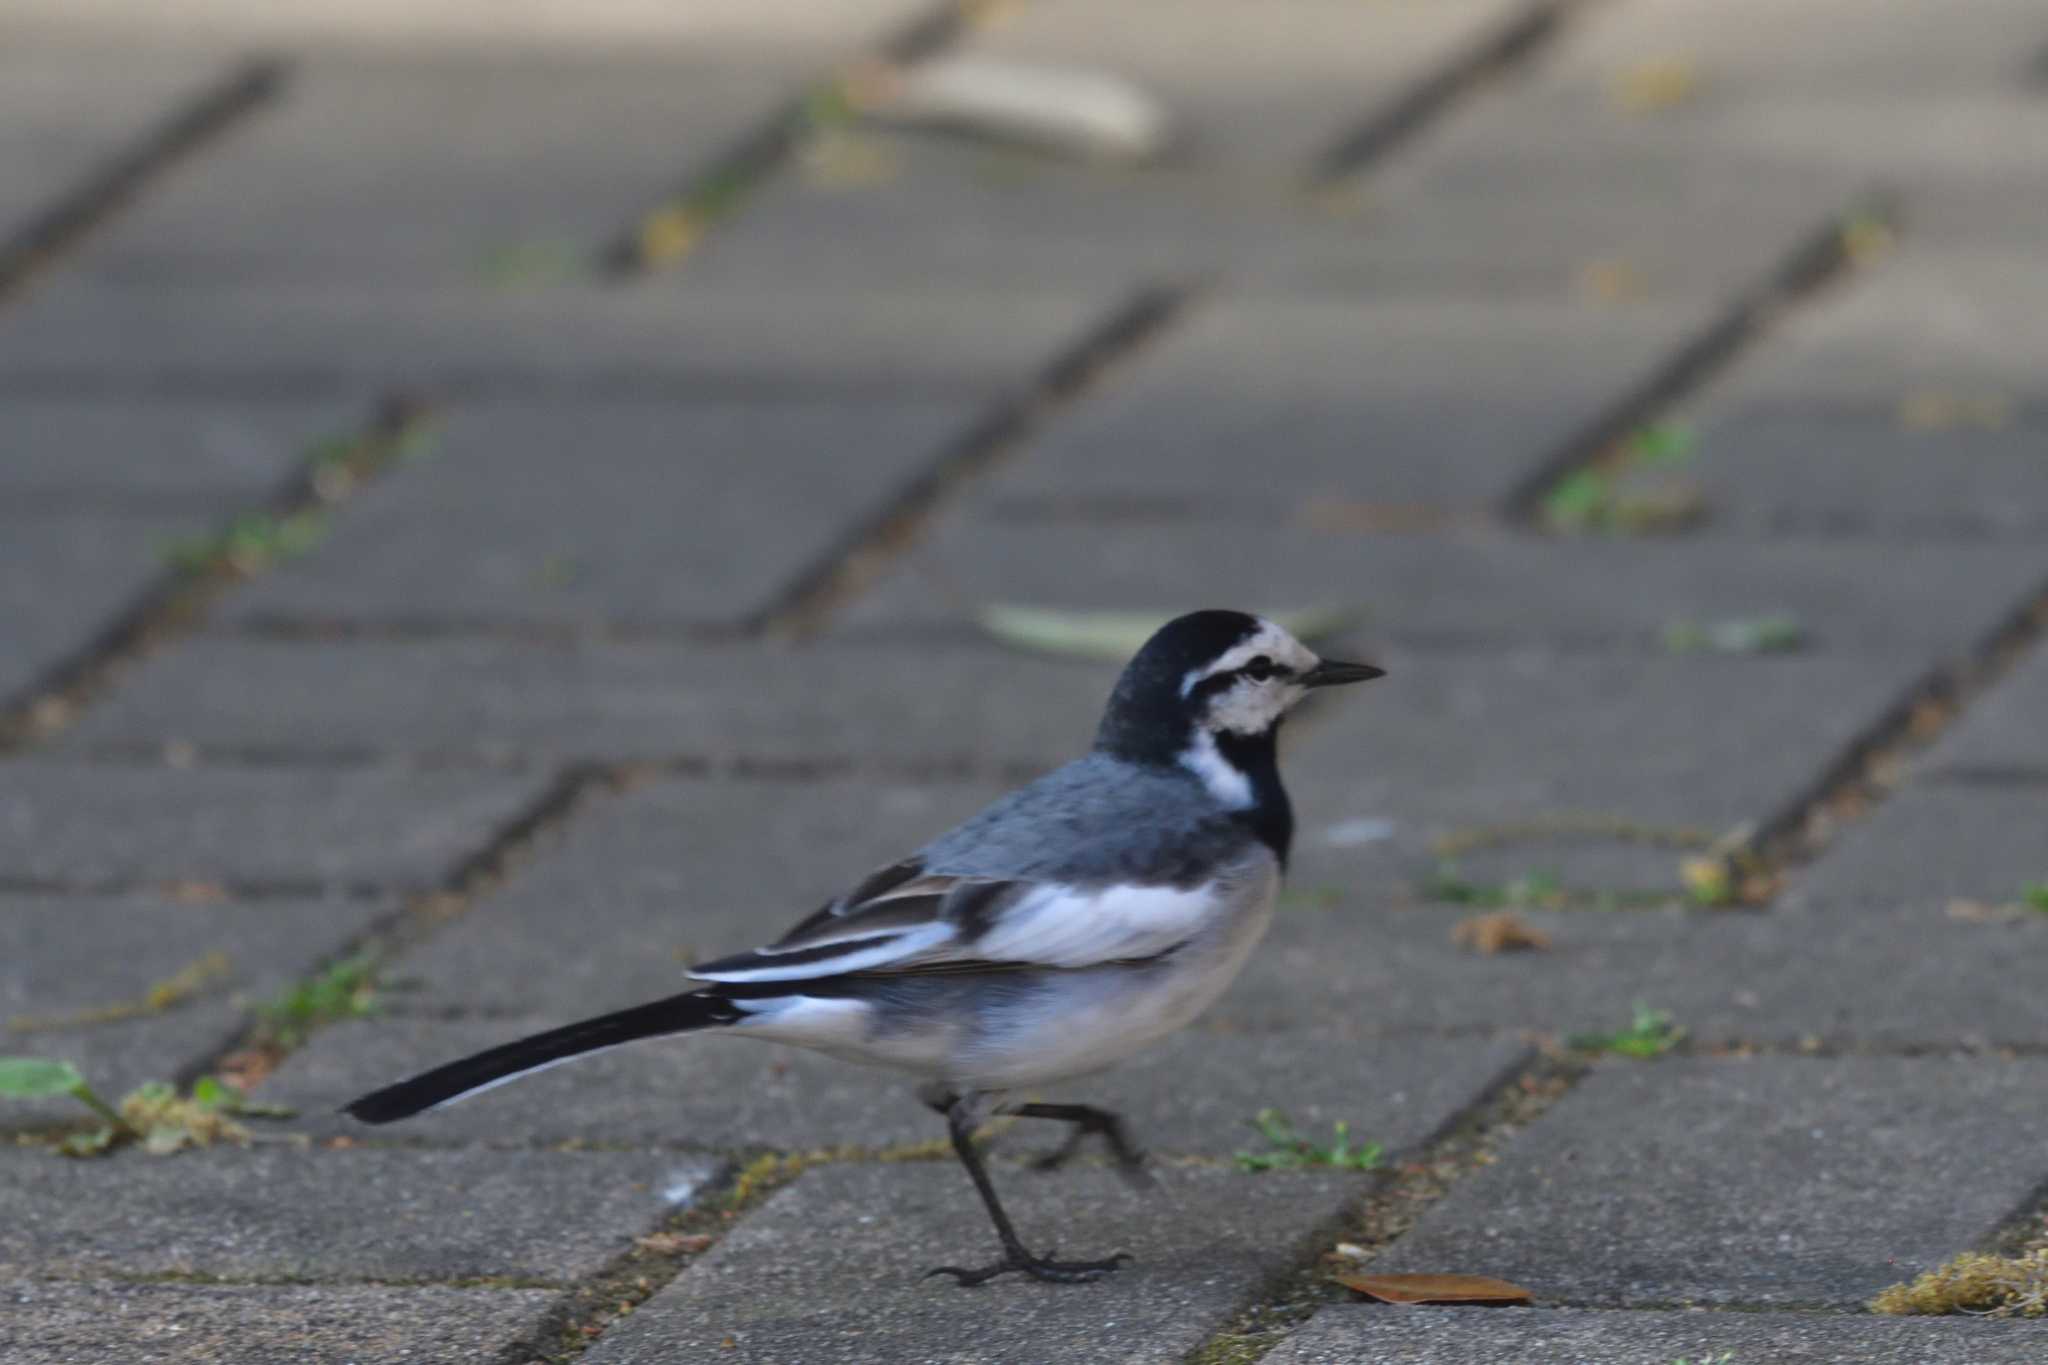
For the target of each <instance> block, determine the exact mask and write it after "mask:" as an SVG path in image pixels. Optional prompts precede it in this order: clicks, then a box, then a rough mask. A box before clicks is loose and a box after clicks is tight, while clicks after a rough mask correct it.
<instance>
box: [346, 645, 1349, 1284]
mask: <svg viewBox="0 0 2048 1365" xmlns="http://www.w3.org/2000/svg"><path fill="white" fill-rule="evenodd" d="M1383 672H1384V670H1382V669H1379V668H1377V667H1374V666H1373V665H1371V664H1363V663H1343V662H1339V661H1336V660H1331V659H1324V658H1321V657H1318V656H1317V655H1316V654H1315V653H1314V652H1312V651H1311V650H1310V649H1309V648H1308V647H1307V646H1306V645H1304V644H1302V643H1301V642H1300V641H1299V640H1297V639H1295V638H1294V636H1293V635H1291V634H1290V633H1289V632H1288V631H1286V630H1285V629H1283V628H1282V627H1281V626H1279V625H1276V624H1275V623H1273V622H1272V621H1270V620H1266V619H1264V618H1261V617H1258V616H1255V615H1251V614H1249V613H1245V612H1239V611H1226V610H1206V611H1196V612H1191V613H1189V614H1187V615H1184V616H1180V617H1177V618H1175V619H1173V620H1172V621H1169V622H1167V623H1166V624H1165V625H1163V626H1161V627H1160V628H1159V629H1158V630H1157V631H1156V632H1155V633H1154V634H1153V635H1152V636H1151V637H1150V638H1149V639H1147V640H1146V641H1145V643H1144V644H1143V645H1142V646H1141V647H1140V648H1139V650H1138V651H1137V653H1136V654H1135V655H1134V656H1133V657H1132V658H1131V660H1130V662H1129V664H1128V665H1126V667H1125V668H1124V670H1123V672H1122V674H1121V675H1120V676H1119V677H1118V679H1117V682H1116V685H1115V687H1114V688H1113V690H1112V691H1111V694H1110V697H1109V702H1108V705H1107V706H1106V707H1105V709H1104V711H1103V713H1102V720H1101V723H1100V725H1099V726H1098V728H1097V731H1096V736H1095V742H1094V745H1093V747H1092V748H1091V750H1090V751H1089V752H1088V753H1087V754H1086V755H1084V756H1083V757H1081V758H1079V759H1076V760H1074V761H1072V762H1070V763H1068V764H1066V765H1065V766H1063V767H1059V768H1056V769H1054V770H1053V771H1051V772H1049V773H1047V774H1045V775H1044V776H1042V777H1040V778H1038V779H1037V780H1035V781H1033V782H1030V783H1028V784H1027V785H1025V786H1022V787H1019V788H1017V789H1016V790H1014V791H1012V792H1010V793H1009V794H1008V795H1006V796H1003V797H1001V798H999V799H998V800H996V801H995V802H994V803H993V804H992V805H990V806H988V807H987V808H986V809H984V810H983V811H981V812H980V813H979V814H977V815H975V816H973V817H971V818H969V819H968V820H967V821H965V822H964V823H962V824H960V825H958V826H956V827H955V828H953V829H952V830H950V831H949V832H947V833H944V834H941V835H940V836H939V837H937V838H936V839H934V840H932V841H931V842H930V843H928V844H926V845H925V846H924V847H923V848H922V849H920V850H919V851H917V852H916V853H913V854H911V855H910V856H908V857H906V858H903V859H902V860H900V861H898V862H894V863H891V864H889V865H888V866H886V867H883V868H881V869H879V870H878V871H875V872H873V873H871V874H870V875H868V876H867V877H865V878H863V879H862V880H861V881H859V882H858V883H856V884H855V885H854V886H853V887H852V888H851V889H850V890H848V891H846V892H845V894H843V895H840V896H838V897H836V898H835V899H833V900H831V901H829V902H827V903H826V904H825V905H823V906H822V907H820V908H819V909H818V910H817V911H816V912H815V913H813V914H811V915H809V916H807V917H806V918H804V919H803V920H801V921H800V922H799V923H797V925H796V926H795V927H794V928H792V929H791V930H790V931H789V932H788V933H786V934H784V935H783V936H782V937H781V938H779V939H777V940H775V941H774V942H773V943H770V944H768V945H766V946H764V947H760V948H756V949H754V950H752V951H750V952H742V953H737V954H734V955H732V956H729V957H723V958H720V959H718V960H716V961H712V962H706V963H703V964H701V965H698V966H695V967H693V968H691V969H690V975H691V976H693V977H695V978H696V979H697V980H698V981H699V982H700V983H702V984H700V985H697V986H696V987H694V988H692V989H690V990H687V991H684V992H682V993H681V994H677V995H672V996H669V997H667V998H665V999H661V1000H656V1001H653V1002H651V1003H648V1004H644V1005H638V1006H635V1007H633V1008H630V1009H625V1010H620V1011H618V1012H616V1013H613V1014H606V1015H603V1016H600V1017H598V1018H593V1019H587V1020H584V1021H582V1022H580V1023H574V1024H569V1025H566V1026H564V1027H561V1028H556V1029H553V1030H550V1031H548V1032H545V1033H540V1034H536V1035H534V1036H532V1037H528V1038H522V1039H519V1040H517V1041H515V1042H510V1043H505V1044H503V1045H501V1046H498V1047H494V1048H491V1049H489V1050H487V1051H484V1052H480V1053H477V1054H476V1055H474V1056H471V1057H466V1058H463V1059H461V1060H459V1061H454V1062H450V1063H448V1064H446V1065H443V1066H439V1067H435V1068H434V1069H432V1070H430V1071H426V1072H424V1073H422V1074H420V1075H417V1076H414V1077H412V1078H410V1079H408V1080H403V1081H400V1082H398V1083H397V1084H395V1085H391V1086H387V1087H385V1088H384V1089H381V1090H377V1091H373V1092H372V1093H370V1094H367V1095H364V1096H362V1097H360V1098H358V1099H356V1100H353V1101H351V1102H350V1103H349V1104H348V1105H346V1106H344V1112H346V1113H348V1114H350V1115H352V1116H353V1117H355V1118H356V1119H359V1120H362V1121H363V1122H366V1123H372V1124H381V1123H390V1122H393V1121H395V1120H399V1119H404V1118H408V1117H411V1116H413V1115H415V1114H419V1113H422V1112H424V1111H426V1110H429V1109H434V1108H437V1107H439V1106H441V1105H445V1104H450V1103H453V1102H454V1101H456V1100H459V1099H463V1098H466V1097H468V1096H471V1095H476V1094H481V1093H482V1092H484V1091H486V1090H490V1089H492V1088H494V1087H496V1086H500V1085H504V1084H506V1083H507V1082H510V1081H513V1080H517V1079H519V1078H520V1077H523V1076H529V1075H532V1074H533V1073H535V1072H537V1071H540V1070H543V1069H545V1068H547V1067H551V1066H555V1065H558V1064H560V1063H562V1062H566V1061H570V1060H572V1059H575V1058H578V1057H585V1056H589V1055H590V1054H592V1053H596V1052H601V1051H604V1050H606V1049H608V1048H613V1047H619V1046H622V1045H624V1044H627V1043H632V1042H637V1041H640V1040H642V1039H648V1038H662V1037H668V1036H671V1035H675V1034H690V1033H702V1032H720V1033H727V1034H731V1035H734V1036H737V1037H746V1038H757V1039H764V1040H768V1041H772V1042H778V1043H786V1044H794V1045H796V1046H799V1047H804V1048H810V1049H813V1050H815V1051H818V1052H822V1053H825V1054H827V1055H829V1056H833V1057H837V1058H840V1059H844V1060H848V1061H853V1062H860V1063H867V1064H871V1065H879V1066H882V1067H886V1068H892V1069H895V1070H898V1071H903V1072H908V1073H910V1074H911V1075H912V1076H914V1077H916V1078H917V1079H918V1081H919V1085H918V1089H917V1094H918V1097H919V1099H920V1100H922V1102H923V1103H924V1104H925V1105H927V1106H928V1107H930V1108H931V1109H933V1110H935V1111H936V1112H937V1113H939V1114H940V1115H941V1116H942V1117H943V1118H944V1119H945V1122H946V1127H947V1133H948V1136H949V1137H950V1139H951V1146H952V1148H953V1152H954V1154H955V1155H956V1156H957V1157H958V1158H959V1161H960V1163H961V1165H962V1166H964V1167H965V1168H966V1171H967V1175H968V1177H969V1179H970V1180H971V1181H972V1182H973V1184H974V1188H975V1191H976V1193H977V1194H978V1195H979V1196H980V1199H981V1202H982V1205H983V1207H984V1208H985V1209H986V1210H987V1213H988V1216H989V1220H990V1222H991V1223H992V1224H993V1225H994V1228H995V1233H996V1237H997V1240H998V1241H999V1243H1000V1244H1001V1250H1002V1254H1001V1256H1000V1257H999V1258H998V1259H996V1260H995V1261H993V1262H991V1263H989V1264H986V1265H980V1266H954V1265H947V1266H939V1267H937V1268H935V1269H933V1270H930V1271H927V1272H926V1274H927V1276H936V1275H949V1276H951V1277H953V1279H954V1280H955V1282H957V1283H959V1284H962V1285H978V1284H982V1283H985V1282H986V1281H988V1280H991V1279H993V1278H995V1277H996V1276H998V1275H1004V1274H1011V1273H1018V1274H1023V1275H1027V1276H1030V1277H1033V1278H1035V1279H1039V1280H1045V1281H1051V1282H1057V1283H1077V1282H1086V1281H1090V1280H1094V1279H1097V1278H1100V1277H1102V1276H1104V1275H1106V1274H1108V1273H1109V1272H1111V1271H1114V1270H1115V1269H1116V1268H1117V1267H1118V1266H1119V1265H1120V1264H1121V1263H1122V1262H1123V1261H1126V1260H1128V1259H1130V1257H1129V1255H1128V1254H1127V1253H1124V1252H1117V1253H1115V1254H1114V1255H1112V1256H1109V1257H1106V1258H1103V1259H1098V1260H1072V1261H1061V1260H1056V1259H1054V1255H1053V1254H1052V1253H1048V1254H1045V1255H1038V1254H1034V1253H1033V1252H1031V1251H1030V1250H1029V1249H1028V1248H1027V1247H1026V1245H1025V1243H1024V1242H1023V1240H1022V1239H1021V1238H1020V1237H1019V1235H1018V1233H1017V1230H1016V1227H1015V1225H1014V1224H1013V1223H1012V1222H1011V1220H1010V1216H1009V1214H1008V1213H1007V1212H1006V1211H1005V1209H1004V1207H1003V1204H1002V1201H1001V1200H1000V1199H999V1198H998V1197H997V1194H996V1190H995V1186H994V1184H993V1183H992V1182H991V1181H990V1179H989V1174H988V1169H987V1166H986V1164H985V1162H984V1160H983V1158H982V1156H981V1153H980V1151H979V1150H978V1148H977V1147H976V1145H975V1143H974V1137H975V1134H976V1132H977V1131H978V1130H979V1128H980V1127H981V1125H982V1124H983V1123H984V1122H986V1121H987V1120H988V1119H989V1118H991V1117H994V1116H997V1115H1011V1116H1015V1117H1019V1118H1032V1119H1048V1120H1055V1121H1061V1122H1064V1123H1066V1124H1067V1125H1069V1127H1068V1131H1067V1135H1066V1140H1065V1142H1064V1143H1063V1144H1062V1145H1061V1146H1060V1147H1059V1148H1058V1149H1057V1150H1055V1151H1053V1152H1052V1153H1050V1154H1049V1155H1048V1156H1046V1157H1044V1158H1041V1159H1040V1161H1039V1162H1038V1163H1037V1164H1039V1165H1041V1166H1044V1167H1053V1166H1057V1165H1060V1164H1061V1163H1063V1162H1064V1161H1065V1160H1067V1159H1068V1158H1069V1157H1071V1156H1073V1155H1074V1154H1075V1153H1076V1152H1077V1151H1078V1150H1079V1149H1080V1148H1081V1147H1082V1145H1083V1144H1084V1143H1085V1141H1086V1140H1087V1139H1088V1138H1089V1137H1091V1136H1099V1137H1101V1138H1102V1139H1103V1140H1104V1141H1105V1142H1106V1143H1107V1145H1108V1147H1109V1150H1110V1153H1111V1155H1112V1156H1113V1158H1114V1159H1115V1161H1116V1164H1117V1169H1118V1170H1119V1172H1120V1173H1121V1174H1123V1175H1124V1176H1125V1177H1126V1178H1127V1179H1128V1180H1130V1181H1131V1182H1132V1183H1133V1184H1135V1185H1141V1186H1142V1185H1147V1184H1149V1183H1151V1177H1150V1174H1149V1172H1148V1171H1147V1169H1146V1164H1145V1158H1144V1155H1143V1153H1142V1152H1141V1151H1140V1150H1139V1149H1138V1147H1137V1146H1136V1145H1135V1143H1134V1142H1133V1141H1132V1139H1131V1136H1130V1133H1129V1130H1128V1128H1127V1126H1126V1125H1125V1122H1124V1120H1123V1118H1122V1117H1121V1116H1120V1115H1119V1114H1117V1113H1115V1112H1114V1111H1112V1110H1108V1109H1103V1108H1099V1107H1096V1106H1093V1105H1084V1104H1060V1103H1042V1102H1039V1101H1037V1100H1035V1099H1018V1098H1017V1097H1016V1096H1017V1094H1018V1092H1024V1093H1025V1094H1027V1095H1029V1094H1036V1093H1042V1088H1043V1087H1048V1086H1053V1085H1056V1084H1057V1083H1059V1082H1063V1081H1068V1080H1071V1079H1074V1078H1076V1077H1080V1076H1086V1075H1092V1074H1095V1073H1098V1072H1101V1071H1104V1070H1107V1069H1109V1068H1110V1067H1112V1066H1114V1065H1115V1064H1117V1063H1119V1062H1121V1061H1123V1060H1125V1059H1126V1058H1128V1057H1130V1056H1132V1055H1133V1054H1135V1053H1137V1052H1139V1051H1140V1050H1142V1049H1144V1048H1145V1047H1146V1046H1148V1045H1150V1044H1152V1043H1154V1042H1157V1041H1158V1040H1160V1039H1161V1038H1164V1037H1166V1036H1167V1035H1168V1034H1171V1033H1173V1032H1174V1031H1176V1030H1178V1029H1180V1028H1182V1027H1184V1026H1186V1025H1187V1024H1189V1023H1190V1022H1192V1021H1193V1020H1194V1019H1195V1018H1196V1017H1197V1016H1198V1015H1200V1014H1201V1013H1202V1012H1203V1010H1205V1009H1206V1008H1207V1007H1208V1006H1209V1005H1210V1004H1211V1003H1213V1002H1214V1001H1215V1000H1216V998H1217V997H1218V996H1219V995H1221V994H1222V992H1223V990H1224V988H1225V987H1226V986H1228V985H1229V984H1230V983H1231V981H1232V980H1233V979H1235V977H1236V976H1237V975H1238V972H1239V970H1240V969H1241V968H1242V967H1243V966H1244V964H1245V961H1246V959H1247V958H1248V957H1249V956H1250V954H1251V952H1252V950H1253V949H1254V947H1256V945H1257V944H1258V941H1259V940H1260V938H1261V937H1262V936H1263V935H1264V933H1265V929H1266V926H1267V923H1268V922H1269V920H1270V919H1271V918H1272V913H1273V906H1274V900H1275V897H1276V895H1277V893H1278V889H1279V885H1280V880H1281V878H1282V876H1283V874H1284V872H1285V869H1286V866H1287V859H1288V852H1289V848H1290V845H1291V843H1292V840H1293V834H1294V815H1293V810H1292V807H1291V806H1290V804H1289V802H1288V797H1287V791H1286V789H1285V787H1283V786H1282V784H1281V780H1280V768H1279V758H1278V739H1279V733H1280V729H1281V724H1282V722H1283V721H1284V720H1285V719H1286V717H1287V714H1288V712H1289V711H1290V710H1291V709H1292V708H1293V707H1294V706H1295V705H1296V704H1298V703H1299V702H1300V701H1302V700H1303V699H1304V698H1305V697H1307V696H1308V695H1309V694H1310V693H1311V692H1313V691H1316V690H1318V689H1321V688H1325V687H1330V686H1335V685H1339V684H1345V683H1356V682H1363V681H1366V680H1368V679H1371V678H1377V677H1380V676H1382V675H1383Z"/></svg>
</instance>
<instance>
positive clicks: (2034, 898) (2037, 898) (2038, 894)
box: [2020, 882, 2048, 915]
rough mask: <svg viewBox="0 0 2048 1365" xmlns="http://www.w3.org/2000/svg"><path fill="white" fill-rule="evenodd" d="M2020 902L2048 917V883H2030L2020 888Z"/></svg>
mask: <svg viewBox="0 0 2048 1365" xmlns="http://www.w3.org/2000/svg"><path fill="white" fill-rule="evenodd" d="M2020 902H2021V904H2023V905H2025V906H2026V907H2027V908H2028V909H2029V910H2039V911H2040V912H2041V913H2042V914H2044V915H2048V882H2028V883H2027V884H2026V885H2025V886H2023V887H2021V888H2020Z"/></svg>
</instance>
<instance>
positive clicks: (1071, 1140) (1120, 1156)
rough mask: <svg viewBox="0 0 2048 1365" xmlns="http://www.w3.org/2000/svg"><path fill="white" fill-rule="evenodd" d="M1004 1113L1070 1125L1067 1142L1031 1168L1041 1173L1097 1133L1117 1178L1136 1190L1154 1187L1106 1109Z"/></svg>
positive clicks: (1037, 1107) (1025, 1107) (1052, 1107)
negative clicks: (1106, 1147)
mask: <svg viewBox="0 0 2048 1365" xmlns="http://www.w3.org/2000/svg"><path fill="white" fill-rule="evenodd" d="M1004 1112H1005V1113H1010V1114H1015V1115H1016V1116H1017V1117H1018V1118H1025V1119H1056V1120H1058V1121H1060V1122H1062V1123H1069V1124H1072V1125H1073V1127H1071V1128H1069V1129H1068V1130H1067V1140H1066V1141H1065V1142H1062V1143H1061V1144H1060V1145H1059V1146H1058V1147H1057V1148H1056V1149H1055V1150H1053V1151H1050V1152H1047V1153H1046V1154H1045V1155H1044V1156H1042V1157H1039V1158H1038V1159H1037V1160H1036V1161H1033V1162H1032V1163H1031V1164H1032V1166H1033V1167H1034V1168H1036V1169H1038V1170H1041V1171H1051V1170H1057V1169H1058V1168H1060V1167H1061V1166H1064V1165H1065V1164H1066V1163H1067V1162H1068V1161H1069V1160H1071V1159H1072V1158H1073V1156H1074V1154H1075V1153H1076V1152H1078V1151H1080V1150H1081V1144H1082V1143H1083V1142H1085V1141H1087V1140H1088V1138H1089V1136H1090V1135H1091V1134H1094V1133H1100V1134H1101V1135H1102V1138H1103V1140H1104V1141H1105V1142H1107V1143H1108V1144H1109V1150H1110V1151H1111V1152H1112V1153H1113V1154H1115V1156H1116V1168H1117V1172H1118V1174H1120V1175H1122V1176H1123V1178H1124V1179H1125V1181H1127V1182H1128V1183H1130V1184H1131V1185H1134V1186H1136V1187H1138V1188H1140V1189H1150V1188H1151V1187H1152V1186H1153V1184H1154V1183H1155V1182H1154V1181H1153V1179H1152V1174H1151V1172H1149V1171H1147V1170H1146V1169H1145V1154H1144V1153H1143V1152H1141V1151H1139V1150H1138V1145H1137V1144H1136V1143H1134V1142H1132V1141H1131V1135H1130V1132H1129V1131H1128V1130H1127V1129H1126V1128H1125V1127H1124V1121H1123V1117H1122V1116H1121V1115H1119V1114H1113V1113H1111V1112H1110V1111H1109V1110H1107V1109H1097V1108H1096V1107H1095V1106H1094V1105H1092V1104H1020V1105H1017V1106H1015V1107H1013V1108H1010V1109H1006V1110H1005V1111H1004Z"/></svg>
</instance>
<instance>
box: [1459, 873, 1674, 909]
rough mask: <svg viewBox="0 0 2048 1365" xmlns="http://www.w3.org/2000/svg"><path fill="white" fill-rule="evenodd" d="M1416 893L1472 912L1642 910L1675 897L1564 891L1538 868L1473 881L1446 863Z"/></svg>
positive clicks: (1644, 891)
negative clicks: (1505, 877)
mask: <svg viewBox="0 0 2048 1365" xmlns="http://www.w3.org/2000/svg"><path fill="white" fill-rule="evenodd" d="M1420 890H1421V893H1422V897H1423V899H1425V900H1430V901H1435V902H1437V903H1438V904H1442V905H1463V906H1469V907H1471V908H1472V909H1474V910H1567V909H1583V910H1641V909H1645V908H1648V907H1650V906H1656V905H1664V904H1668V903H1669V902H1670V901H1671V899H1672V898H1673V896H1674V895H1675V894H1676V893H1675V892H1672V891H1665V890H1659V889H1656V888H1626V889H1616V888H1611V887H1604V888H1583V887H1569V886H1566V885H1565V884H1564V883H1563V881H1561V880H1560V879H1559V878H1558V876H1557V874H1556V873H1555V872H1550V871H1546V870H1544V869H1542V868H1537V869H1534V870H1532V871H1528V872H1524V873H1522V874H1521V875H1520V876H1518V877H1513V878H1510V879H1509V880H1507V881H1504V882H1476V881H1472V880H1470V879H1469V878H1467V877H1465V876H1464V875H1463V874H1462V873H1460V872H1459V871H1458V865H1457V864H1456V863H1455V862H1450V861H1444V862H1440V863H1438V864H1437V866H1436V871H1434V872H1433V873H1431V874H1430V875H1429V876H1428V877H1425V878H1424V879H1423V881H1422V885H1421V888H1420Z"/></svg>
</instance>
